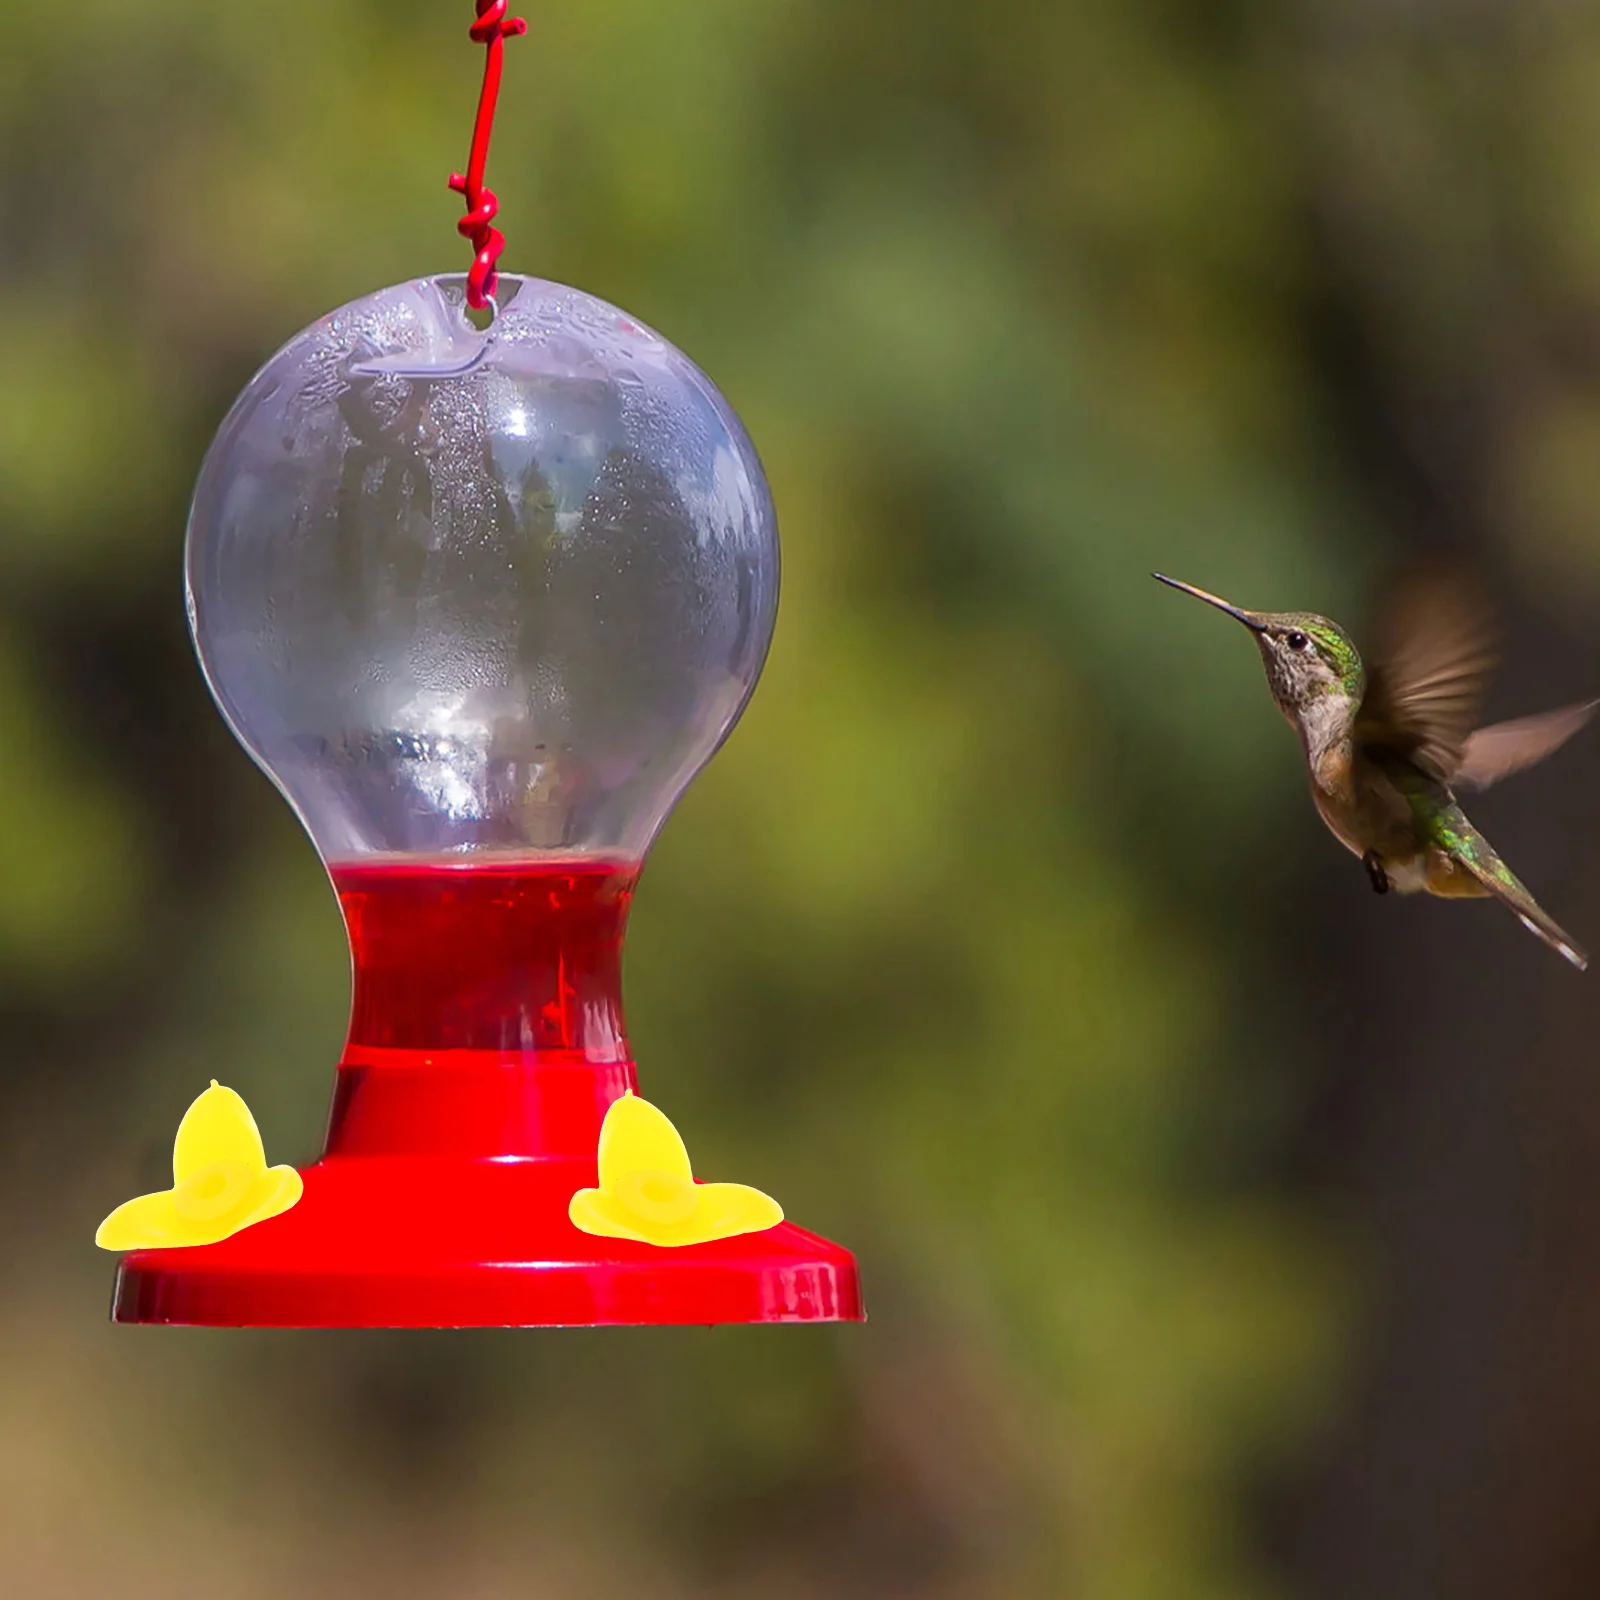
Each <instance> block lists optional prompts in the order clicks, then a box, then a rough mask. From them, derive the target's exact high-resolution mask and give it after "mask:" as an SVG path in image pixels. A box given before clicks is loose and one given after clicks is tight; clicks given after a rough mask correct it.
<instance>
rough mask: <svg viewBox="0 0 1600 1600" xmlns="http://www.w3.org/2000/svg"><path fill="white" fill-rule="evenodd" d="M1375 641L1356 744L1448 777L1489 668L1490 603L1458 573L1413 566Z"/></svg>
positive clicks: (1386, 606) (1444, 780) (1442, 779)
mask: <svg viewBox="0 0 1600 1600" xmlns="http://www.w3.org/2000/svg"><path fill="white" fill-rule="evenodd" d="M1377 644H1378V648H1377V650H1376V651H1375V652H1374V655H1373V659H1372V663H1371V665H1370V666H1369V667H1368V671H1367V688H1366V693H1365V695H1364V696H1363V697H1362V701H1361V710H1360V712H1359V714H1358V715H1357V717H1356V724H1355V730H1354V734H1355V740H1356V743H1357V746H1358V747H1359V748H1360V749H1361V750H1362V751H1363V752H1364V753H1366V754H1369V755H1371V756H1372V757H1373V758H1374V759H1377V760H1380V761H1382V760H1384V759H1385V758H1388V759H1393V758H1395V757H1398V758H1400V759H1402V760H1405V761H1409V762H1410V763H1412V764H1413V765H1414V766H1416V767H1418V768H1420V769H1421V770H1422V771H1423V772H1425V773H1426V774H1427V775H1428V776H1429V777H1432V778H1437V779H1438V780H1439V781H1440V782H1441V783H1448V782H1449V781H1450V780H1451V778H1452V777H1453V776H1454V775H1455V773H1456V771H1457V770H1458V768H1459V767H1460V765H1461V753H1462V749H1463V747H1464V745H1465V744H1466V741H1467V735H1468V734H1469V733H1470V732H1471V731H1472V724H1473V721H1474V719H1475V718H1476V717H1477V714H1478V705H1479V702H1480V701H1481V700H1482V698H1483V689H1484V685H1485V684H1486V683H1487V681H1488V678H1489V674H1490V672H1491V671H1493V669H1494V662H1495V658H1494V629H1493V619H1492V615H1491V613H1490V610H1489V607H1488V606H1487V604H1486V603H1485V602H1484V600H1483V598H1482V596H1481V594H1480V593H1479V591H1478V589H1477V587H1476V586H1475V585H1473V584H1472V583H1470V582H1469V581H1468V580H1467V578H1466V577H1465V575H1464V574H1462V573H1461V572H1459V571H1456V570H1455V569H1451V568H1444V567H1438V566H1428V567H1418V568H1415V569H1413V570H1412V571H1411V572H1410V573H1409V574H1407V575H1406V576H1405V577H1403V578H1402V579H1401V580H1400V581H1399V582H1397V583H1396V584H1395V586H1394V587H1393V589H1392V590H1391V591H1390V593H1389V595H1388V597H1387V600H1386V602H1385V604H1384V606H1383V608H1382V611H1381V614H1380V616H1379V618H1378V628H1377Z"/></svg>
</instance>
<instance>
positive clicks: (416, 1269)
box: [112, 1157, 862, 1328]
mask: <svg viewBox="0 0 1600 1600" xmlns="http://www.w3.org/2000/svg"><path fill="white" fill-rule="evenodd" d="M305 1181H306V1190H305V1195H304V1197H303V1198H302V1199H301V1201H300V1203H299V1204H298V1205H297V1206H295V1208H294V1209H293V1210H292V1211H287V1212H285V1213H284V1214H283V1215H282V1216H280V1217H274V1218H273V1219H272V1220H271V1221H269V1222H263V1223H260V1224H258V1225H257V1226H256V1227H253V1228H247V1229H245V1231H244V1232H243V1233H238V1234H235V1235H234V1236H233V1237H232V1238H231V1239H225V1240H223V1241H222V1243H220V1244H214V1245H203V1246H199V1247H196V1248H192V1249H184V1250H141V1251H137V1252H135V1253H134V1254H132V1255H130V1256H128V1257H127V1258H126V1259H125V1260H124V1261H123V1263H122V1268H121V1270H120V1272H119V1273H118V1275H117V1287H116V1294H115V1299H114V1303H113V1309H112V1315H113V1317H114V1318H115V1320H116V1321H118V1322H162V1323H189V1324H203V1325H206V1326H211V1327H278V1328H310V1327H317V1328H337V1327H366V1328H372V1327H386V1328H467V1327H558V1326H565V1327H576V1326H582V1327H594V1326H599V1325H604V1324H608V1323H609V1324H619V1323H627V1324H640V1323H701V1324H709V1323H726V1322H836V1321H848V1322H855V1321H860V1320H861V1317H862V1310H861V1292H860V1289H859V1286H858V1282H857V1277H856V1264H855V1259H854V1257H852V1256H851V1254H850V1252H849V1251H847V1250H844V1249H841V1248H840V1247H839V1246H838V1245H834V1244H830V1243H828V1241H827V1240H825V1239H819V1238H818V1237H817V1236H816V1235H815V1234H812V1233H807V1232H806V1231H805V1230H804V1229H803V1228H797V1227H795V1226H794V1224H793V1223H788V1222H785V1223H780V1224H779V1226H778V1227H776V1228H771V1229H768V1230H767V1231H766V1232H765V1233H752V1234H745V1235H743V1236H741V1237H739V1238H736V1239H718V1240H716V1241H714V1242H712V1243H711V1244H703V1245H688V1246H685V1247H683V1248H681V1249H672V1250H664V1249H658V1248H655V1247H653V1246H650V1245H644V1244H635V1243H634V1242H632V1241H631V1240H628V1239H601V1238H596V1237H593V1236H591V1235H589V1234H585V1233H580V1232H579V1231H578V1230H577V1229H576V1228H574V1227H573V1226H572V1224H571V1222H569V1221H568V1220H567V1202H568V1200H569V1199H570V1198H571V1196H572V1194H573V1192H574V1191H575V1190H577V1189H578V1188H581V1187H584V1186H587V1185H590V1184H593V1183H594V1182H595V1171H594V1167H593V1164H592V1163H590V1164H589V1165H587V1166H584V1165H583V1164H580V1163H571V1162H565V1161H557V1162H549V1161H506V1162H497V1161H460V1160H452V1159H449V1158H440V1157H421V1158H406V1157H375V1158H362V1157H343V1158H341V1157H331V1158H328V1159H326V1160H323V1161H319V1162H317V1163H316V1165H315V1166H312V1167H308V1168H307V1169H306V1172H305Z"/></svg>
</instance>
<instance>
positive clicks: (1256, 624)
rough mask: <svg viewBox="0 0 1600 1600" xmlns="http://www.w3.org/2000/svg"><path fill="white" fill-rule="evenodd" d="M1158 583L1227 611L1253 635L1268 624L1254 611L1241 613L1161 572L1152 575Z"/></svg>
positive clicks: (1222, 601)
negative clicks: (1164, 575)
mask: <svg viewBox="0 0 1600 1600" xmlns="http://www.w3.org/2000/svg"><path fill="white" fill-rule="evenodd" d="M1150 576H1151V577H1152V578H1154V579H1155V580H1156V582H1157V583H1164V584H1166V586H1167V587H1168V588H1169V589H1176V590H1178V591H1179V593H1181V594H1192V595H1193V596H1194V597H1195V599H1196V600H1204V601H1205V603H1206V604H1207V605H1208V606H1215V607H1216V608H1217V610H1218V611H1226V612H1227V613H1228V615H1229V616H1230V617H1232V618H1233V619H1234V621H1235V622H1242V623H1243V624H1244V625H1245V627H1247V628H1248V629H1249V630H1250V631H1251V632H1252V633H1262V632H1264V631H1265V629H1266V624H1265V623H1264V622H1262V620H1261V619H1260V618H1259V617H1258V616H1257V615H1256V614H1255V612H1253V611H1241V610H1240V609H1239V608H1238V606H1230V605H1229V604H1228V602H1227V601H1226V600H1222V599H1219V598H1218V597H1217V596H1216V595H1214V594H1207V593H1206V591H1205V590H1204V589H1197V588H1195V586H1194V585H1193V584H1192V583H1179V582H1178V580H1177V579H1176V578H1166V577H1163V576H1162V575H1161V574H1160V573H1159V572H1152V573H1151V574H1150Z"/></svg>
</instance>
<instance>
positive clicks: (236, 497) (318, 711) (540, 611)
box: [187, 276, 778, 861]
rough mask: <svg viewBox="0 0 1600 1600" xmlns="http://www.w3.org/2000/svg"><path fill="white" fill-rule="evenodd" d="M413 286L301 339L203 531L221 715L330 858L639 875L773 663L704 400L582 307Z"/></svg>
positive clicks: (210, 469) (750, 506) (198, 563)
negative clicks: (502, 860) (597, 867)
mask: <svg viewBox="0 0 1600 1600" xmlns="http://www.w3.org/2000/svg"><path fill="white" fill-rule="evenodd" d="M498 299H499V308H500V309H499V314H498V316H497V317H496V319H495V321H494V322H493V324H492V325H491V326H490V327H489V328H487V329H483V330H481V329H479V328H477V327H475V326H474V324H473V323H472V321H471V320H469V318H468V315H467V312H466V306H465V294H464V280H462V279H460V278H454V277H444V278H432V279H422V280H418V281H415V282H412V283H406V284H402V285H400V286H398V287H396V288H392V289H386V290H383V291H382V292H380V293H378V294H374V295H371V296H368V297H367V298H365V299H362V300H358V301H355V302H354V303H352V304H351V305H348V306H346V307H344V308H343V309H342V310H340V311H337V312H335V313H333V314H332V315H331V316H328V317H325V318H323V319H322V320H321V321H319V322H317V323H316V324H314V325H313V326H312V327H310V328H307V329H306V330H305V331H304V332H302V333H301V334H299V335H298V336H297V337H296V338H295V339H293V340H292V341H291V342H290V343H289V344H288V345H286V346H285V347H284V348H283V349H282V350H281V351H279V352H278V354H277V355H276V356H274V357H273V358H272V360H271V361H269V362H268V363H267V365H266V366H265V367H263V368H262V370H261V371H260V372H259V373H258V374H257V375H256V377H255V378H254V379H253V380H252V382H251V383H250V384H249V386H248V387H247V388H246V389H245V391H244V393H243V394H242V395H241V396H240V398H239V400H238V402H237V403H236V404H235V406H234V408H233V410H232V411H231V412H230V413H229V415H228V418H227V420H226V421H225V422H224V424H223V426H222V428H221V430H220V431H219V433H218V435H217V438H216V441H215V443H214V444H213V446H212V449H211V452H210V454H209V455H208V457H207V459H206V462H205V466H204V468H203V470H202V472H201V476H200V481H199V484H198V487H197V489H196V492H195V500H194V506H193V510H192V513H191V517H190V522H189V534H188V551H187V574H188V599H189V617H190V623H191V626H192V628H193V631H194V636H195V641H196V644H197V647H198V649H199V653H200V658H201V662H202V664H203V666H204V668H205V672H206V676H207V678H208V680H209V682H210V684H211V687H212V690H213V692H214V693H215V695H216V697H217V699H218V701H219V702H220V704H221V706H222V708H223V710H224V712H225V713H226V715H227V717H228V720H229V722H230V723H231V725H232V726H233V729H234V731H235V732H236V733H237V734H238V736H239V738H240V739H241V740H242V741H243V742H244V744H245V745H246V746H247V747H248V748H249V750H250V751H251V752H252V753H253V754H254V755H255V757H256V759H257V760H258V761H259V762H260V763H261V764H262V765H263V766H264V767H265V768H266V769H267V770H268V771H269V772H270V773H271V774H272V775H273V777H274V778H275V779H276V781H277V782H278V784H279V785H280V787H281V788H282V789H283V790H284V791H285V793H286V794H287V795H288V797H289V799H290V800H291V801H292V803H293V804H294V806H295V808H296V809H297V810H298V812H299V814H300V816H301V817H302V818H303V820H304V821H305V823H306V825H307V827H308V829H309V830H310V832H311V835H312V837H313V839H314V840H315V842H316V844H317V847H318V849H319V850H320V851H321V852H322V855H323V857H324V859H326V860H329V861H337V860H349V859H351V858H354V857H361V856H369V855H373V854H384V855H410V856H422V855H426V856H434V855H438V854H440V853H449V854H465V855H469V856H474V855H480V854H482V853H485V852H494V853H497V854H511V855H518V856H530V855H532V856H541V855H552V856H557V855H558V856H570V855H573V854H595V855H602V856H606V857H609V858H612V859H619V858H620V859H625V860H634V861H637V860H638V859H639V858H640V857H642V855H643V854H644V851H645V849H646V848H647V847H648V845H649V843H650V840H651V839H652V837H653V836H654V834H655V832H656V830H657V829H658V828H659V826H660V824H661V822H662V820H663V819H664V818H665V816H666V814H667V812H668V811H669V810H670V808H671V806H672V804H673V802H674V801H675V800H676V799H677V797H678V795H679V794H680V793H681V791H682V790H683V788H684V786H685V785H686V784H687V783H688V781H689V779H690V778H691V777H692V776H693V775H694V773H695V772H696V771H697V770H698V768H699V767H700V766H701V765H702V764H703V763H704V762H705V761H706V759H707V758H708V757H709V756H710V755H711V753H712V752H713V751H714V750H715V748H716V747H717V745H718V744H719V742H720V741H721V739H722V738H723V736H724V735H725V734H726V733H727V731H728V729H729V728H730V727H731V726H732V724H733V723H734V721H735V720H736V718H737V717H738V715H739V713H740V711H741V709H742V708H743V706H744V703H745V701H746V699H747V698H748V696H749V694H750V691H751V689H752V688H753V686H754V684H755V680H756V677H757V674H758V673H759V671H760V669H761V665H762V662H763V659H764V657H765V655H766V651H767V646H768V642H769V640H770V638H771V634H772V628H773V623H774V619H775V613H776V607H777V594H778V542H777V528H776V521H775V518H774V514H773V509H772V502H771V498H770V496H769V494H768V492H767V487H766V482H765V480H764V478H763V475H762V471H761V466H760V462H759V461H758V459H757V457H756V454H755V451H754V449H753V448H752V446H751V444H750V441H749V439H748V438H747V437H746V435H745V433H744V430H743V428H742V427H741V426H740V424H739V421H738V419H737V418H736V417H735V415H734V414H733V412H732V410H731V409H730V408H729V406H728V404H727V402H726V401H725V400H724V399H723V398H722V396H721V395H720V394H719V393H718V391H717V390H716V388H715V387H714V386H713V385H712V383H711V382H710V380H709V379H708V378H707V377H706V376H705V375H704V374H703V373H702V372H701V371H700V370H699V369H698V368H697V367H696V366H695V365H694V364H693V363H692V362H691V361H689V359H688V358H687V357H686V356H684V355H683V354H682V353H681V352H680V351H678V350H677V349H676V348H674V347H673V346H672V345H671V344H669V343H667V341H666V340H664V339H662V338H661V337H660V336H659V335H658V334H655V333H653V332H652V331H651V330H650V329H649V328H647V327H645V326H643V325H642V324H641V323H639V322H638V321H636V320H635V319H633V318H632V317H629V316H627V315H625V314H624V313H622V312H620V311H618V310H616V309H615V308H614V307H612V306H609V305H607V304H605V303H604V302H603V301H600V300H596V299H594V298H593V297H592V296H590V295H586V294H583V293H581V292H579V291H577V290H575V289H569V288H563V287H561V286H559V285H556V284H551V283H544V282H541V281H538V280H535V279H526V278H517V277H512V276H502V278H501V280H500V287H499V294H498Z"/></svg>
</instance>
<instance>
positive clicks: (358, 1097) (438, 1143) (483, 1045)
mask: <svg viewBox="0 0 1600 1600" xmlns="http://www.w3.org/2000/svg"><path fill="white" fill-rule="evenodd" d="M330 871H331V874H332V877H333V883H334V888H335V889H336V890H337V892H338V895H339V903H340V905H341V907H342V908H343V911H344V917H345V925H346V927H347V929H348V931H349V935H350V950H351V956H352V960H353V964H354V994H353V998H352V1004H351V1016H350V1036H349V1042H348V1043H347V1045H346V1047H345V1053H344V1059H343V1062H342V1063H341V1068H340V1074H339V1090H338V1094H337V1096H336V1099H335V1103H334V1114H333V1126H332V1128H331V1130H330V1137H329V1154H330V1155H333V1154H357V1153H361V1152H363V1151H365V1152H370V1153H377V1152H378V1151H380V1150H382V1151H383V1152H385V1153H394V1152H395V1151H397V1150H403V1151H406V1152H410V1153H424V1152H436V1153H446V1152H448V1153H450V1154H457V1155H468V1154H471V1155H480V1156H500V1157H505V1156H523V1157H538V1156H545V1157H549V1156H572V1155H575V1154H578V1153H582V1154H585V1155H588V1156H591V1157H592V1156H593V1153H594V1148H595V1140H596V1137H597V1134H598V1128H599V1119H600V1118H601V1117H603V1116H604V1113H605V1108H606V1107H607V1106H609V1105H610V1103H611V1101H612V1100H614V1099H615V1098H616V1096H617V1095H619V1094H620V1093H622V1091H623V1089H625V1088H630V1087H632V1086H633V1066H632V1060H631V1058H630V1055H629V1052H628V1043H627V1037H626V1034H625V1033H624V1030H623V1022H622V997H621V966H622V939H623V933H624V931H625V927H626V923H627V916H628V907H629V904H630V902H631V900H632V897H633V888H634V884H635V882H636V881H637V879H638V875H639V868H638V865H637V863H633V862H620V861H612V860H606V859H603V858H589V857H568V858H565V859H557V860H551V861H489V862H487V863H485V862H482V861H473V862H467V861H449V860H444V861H441V860H439V859H438V858H428V859H422V860H415V861H405V860H401V861H396V860H392V859H390V860H379V861H345V862H335V863H334V864H333V865H332V867H331V868H330ZM430 1106H431V1107H433V1108H434V1110H433V1111H431V1112H430V1110H429V1108H430Z"/></svg>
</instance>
